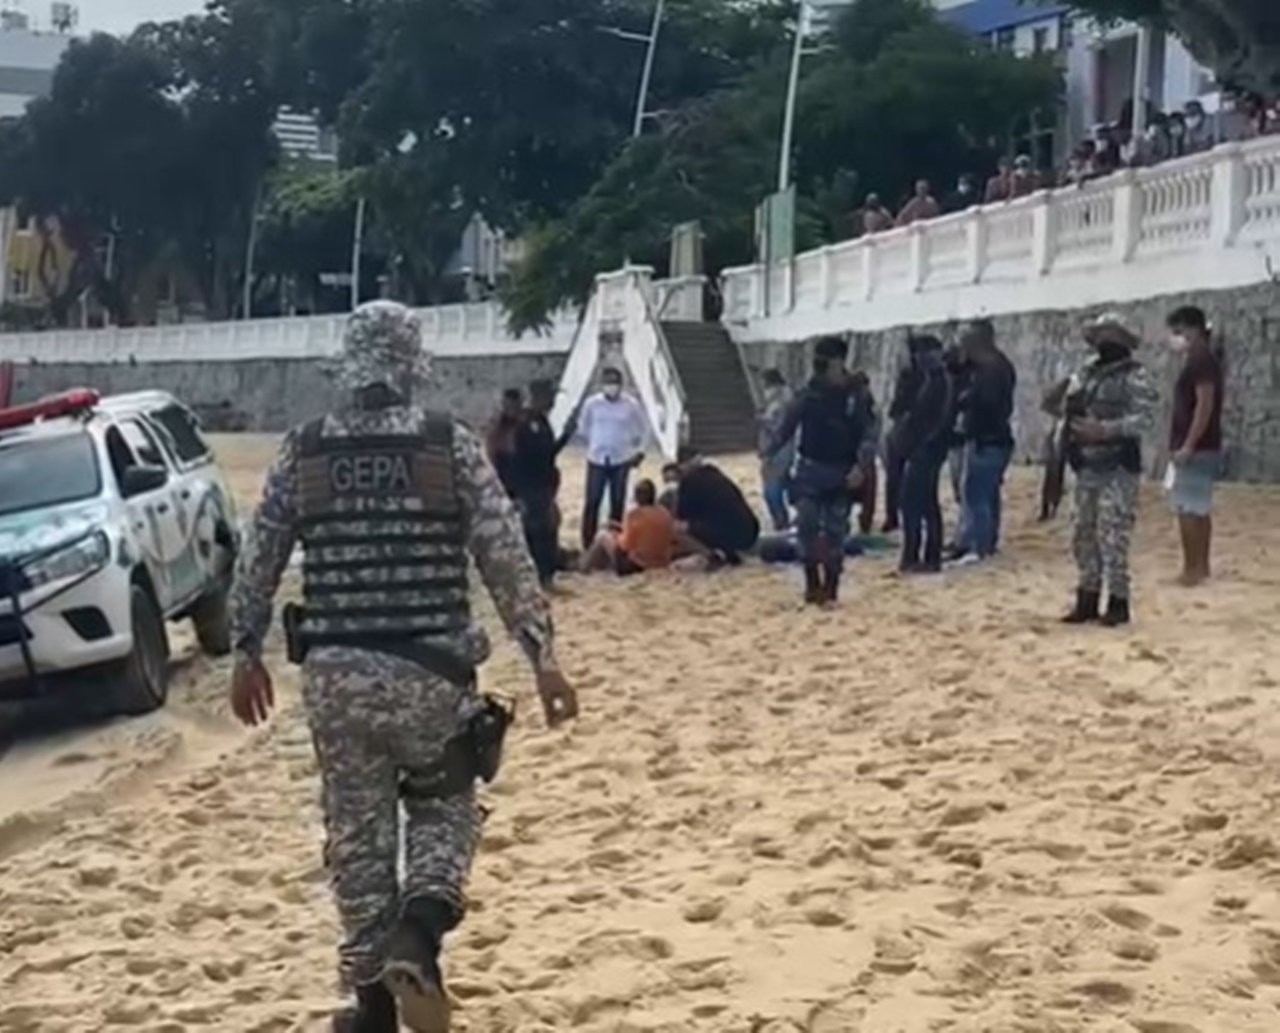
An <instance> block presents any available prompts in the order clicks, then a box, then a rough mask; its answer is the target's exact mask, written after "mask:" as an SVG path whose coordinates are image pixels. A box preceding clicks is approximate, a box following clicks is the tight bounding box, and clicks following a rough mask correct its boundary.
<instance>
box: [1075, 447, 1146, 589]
mask: <svg viewBox="0 0 1280 1033" xmlns="http://www.w3.org/2000/svg"><path fill="white" fill-rule="evenodd" d="M1138 482H1139V476H1138V474H1136V473H1129V472H1128V471H1126V470H1114V471H1108V472H1106V473H1099V472H1096V471H1092V470H1081V471H1080V472H1079V474H1078V475H1077V476H1076V513H1075V526H1074V529H1073V534H1072V542H1071V551H1072V553H1073V555H1074V556H1075V561H1076V567H1077V568H1078V569H1079V571H1080V581H1079V588H1080V590H1081V591H1083V592H1101V591H1102V588H1103V585H1104V584H1105V585H1106V589H1107V592H1108V593H1109V594H1110V595H1112V596H1115V597H1117V598H1121V599H1128V598H1129V588H1130V584H1129V544H1130V541H1131V540H1132V538H1133V526H1134V523H1135V522H1136V520H1137V515H1138Z"/></svg>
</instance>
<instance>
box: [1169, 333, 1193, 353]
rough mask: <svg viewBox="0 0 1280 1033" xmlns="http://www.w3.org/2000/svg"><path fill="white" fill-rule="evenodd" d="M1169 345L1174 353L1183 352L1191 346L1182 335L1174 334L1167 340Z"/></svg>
mask: <svg viewBox="0 0 1280 1033" xmlns="http://www.w3.org/2000/svg"><path fill="white" fill-rule="evenodd" d="M1169 344H1170V346H1171V347H1172V348H1173V350H1174V351H1176V352H1179V353H1181V352H1185V351H1186V350H1187V349H1188V348H1189V347H1190V346H1191V345H1190V342H1189V341H1188V340H1187V339H1186V337H1184V336H1183V335H1182V334H1174V335H1172V336H1171V337H1170V338H1169Z"/></svg>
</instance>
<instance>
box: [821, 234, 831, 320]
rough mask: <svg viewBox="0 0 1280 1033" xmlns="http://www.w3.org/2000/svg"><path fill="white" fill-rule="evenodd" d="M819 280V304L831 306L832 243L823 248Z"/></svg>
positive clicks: (826, 306) (824, 306)
mask: <svg viewBox="0 0 1280 1033" xmlns="http://www.w3.org/2000/svg"><path fill="white" fill-rule="evenodd" d="M819 263H820V264H819V267H818V269H819V276H820V279H819V282H820V284H821V293H820V294H819V301H818V304H819V305H821V306H822V307H823V308H824V309H827V308H830V307H831V288H832V276H831V245H830V244H828V245H827V246H826V247H824V248H823V249H822V257H821V258H820V259H819Z"/></svg>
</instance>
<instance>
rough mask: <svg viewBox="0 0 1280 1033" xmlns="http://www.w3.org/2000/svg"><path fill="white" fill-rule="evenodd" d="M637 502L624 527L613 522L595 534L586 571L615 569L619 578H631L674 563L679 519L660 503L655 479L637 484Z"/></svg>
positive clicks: (586, 557)
mask: <svg viewBox="0 0 1280 1033" xmlns="http://www.w3.org/2000/svg"><path fill="white" fill-rule="evenodd" d="M635 503H636V504H635V508H634V509H632V510H631V511H630V512H628V513H627V515H626V516H625V517H624V518H623V521H622V526H621V527H618V526H617V525H614V526H612V527H610V528H609V529H607V530H605V531H601V532H600V534H599V535H597V536H596V540H595V541H594V542H592V544H591V548H590V549H588V550H587V551H586V553H585V554H584V555H583V557H582V571H583V573H584V574H590V573H592V572H594V571H600V570H612V571H614V572H615V573H616V574H617V575H618V576H619V577H629V576H630V575H632V574H643V573H644V572H645V571H646V570H662V569H663V568H665V567H669V566H671V561H672V560H673V559H675V556H676V545H677V539H678V535H677V533H676V521H675V518H674V517H673V516H672V515H671V513H670V512H668V511H667V509H666V508H665V507H663V506H660V505H658V491H657V488H655V487H654V484H653V481H649V480H644V481H641V482H640V483H639V484H637V485H636V490H635Z"/></svg>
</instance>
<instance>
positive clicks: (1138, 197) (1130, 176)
mask: <svg viewBox="0 0 1280 1033" xmlns="http://www.w3.org/2000/svg"><path fill="white" fill-rule="evenodd" d="M1115 199H1116V206H1115V227H1114V229H1113V231H1112V232H1113V236H1112V240H1111V243H1112V247H1113V254H1112V257H1113V258H1114V259H1115V260H1116V261H1117V262H1120V263H1125V262H1128V261H1129V260H1130V259H1132V258H1133V252H1134V251H1135V250H1136V249H1137V247H1138V236H1139V233H1140V231H1141V228H1142V192H1141V191H1140V190H1139V189H1138V177H1137V173H1136V172H1134V170H1133V169H1125V170H1123V171H1122V172H1117V173H1116V185H1115Z"/></svg>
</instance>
